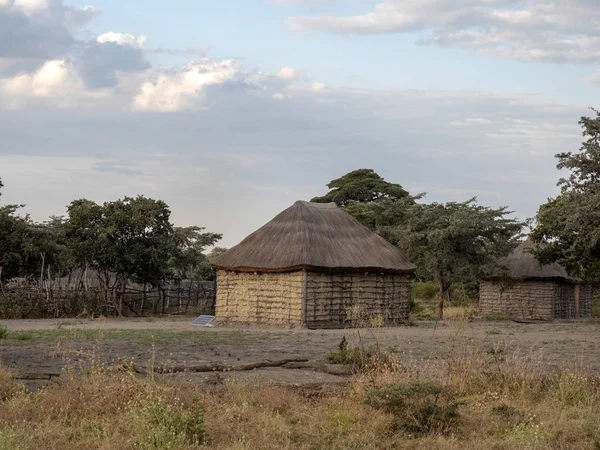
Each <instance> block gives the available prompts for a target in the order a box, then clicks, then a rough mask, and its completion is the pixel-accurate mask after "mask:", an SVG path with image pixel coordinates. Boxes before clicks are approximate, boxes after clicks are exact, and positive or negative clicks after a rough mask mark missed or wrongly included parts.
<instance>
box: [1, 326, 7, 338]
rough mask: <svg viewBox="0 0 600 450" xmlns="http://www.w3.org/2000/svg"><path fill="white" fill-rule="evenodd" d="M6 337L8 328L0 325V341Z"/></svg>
mask: <svg viewBox="0 0 600 450" xmlns="http://www.w3.org/2000/svg"><path fill="white" fill-rule="evenodd" d="M7 337H8V328H6V327H5V326H4V325H0V339H6V338H7Z"/></svg>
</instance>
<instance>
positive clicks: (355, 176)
mask: <svg viewBox="0 0 600 450" xmlns="http://www.w3.org/2000/svg"><path fill="white" fill-rule="evenodd" d="M327 187H328V188H329V189H330V191H329V192H328V193H327V194H325V195H324V196H322V197H315V198H313V199H312V200H311V201H312V202H316V203H330V202H333V203H336V204H337V205H338V206H340V207H346V206H348V205H350V204H351V203H352V202H359V203H368V202H375V201H378V200H382V199H402V198H405V197H408V196H409V194H408V192H407V191H406V190H404V188H403V187H402V186H400V185H399V184H394V183H389V182H387V181H385V180H384V179H383V178H382V177H380V176H379V175H378V174H377V173H375V171H373V170H372V169H359V170H354V171H352V172H349V173H347V174H346V175H344V176H342V177H340V178H337V179H335V180H333V181H331V182H330V183H329V184H328V185H327Z"/></svg>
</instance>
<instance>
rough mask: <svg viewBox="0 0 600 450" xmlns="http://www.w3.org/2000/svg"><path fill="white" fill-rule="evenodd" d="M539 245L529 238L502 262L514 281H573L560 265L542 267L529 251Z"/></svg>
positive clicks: (553, 264)
mask: <svg viewBox="0 0 600 450" xmlns="http://www.w3.org/2000/svg"><path fill="white" fill-rule="evenodd" d="M537 245H538V244H536V243H535V242H533V241H532V240H531V238H527V239H526V240H524V241H523V242H521V244H519V246H518V247H517V248H515V249H514V250H513V252H512V253H511V254H510V255H508V256H506V257H505V258H503V259H502V260H500V265H501V266H502V267H505V268H507V269H508V270H509V275H510V277H511V278H514V279H527V278H555V279H557V278H558V279H564V280H567V281H572V280H571V278H570V277H569V275H568V274H567V271H566V270H565V268H564V267H563V266H561V265H560V264H558V263H552V264H546V265H543V266H542V265H541V264H540V263H539V262H538V260H537V259H535V256H533V254H531V253H530V252H528V251H527V250H528V249H535V248H536V246H537ZM540 245H543V244H540Z"/></svg>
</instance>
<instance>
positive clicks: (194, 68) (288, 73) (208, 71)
mask: <svg viewBox="0 0 600 450" xmlns="http://www.w3.org/2000/svg"><path fill="white" fill-rule="evenodd" d="M154 73H155V74H156V75H155V76H154V78H153V79H151V80H149V81H146V82H144V83H143V84H142V86H141V92H140V93H139V94H138V95H137V96H136V97H135V99H134V101H133V109H134V110H136V111H155V112H175V111H190V110H197V109H203V108H206V107H209V106H210V105H212V104H214V102H219V98H220V97H224V96H225V95H227V94H228V93H229V92H232V93H233V92H236V93H238V94H239V95H240V96H241V95H243V94H244V93H245V92H256V93H258V94H261V93H266V94H269V95H270V96H271V97H272V98H273V99H276V100H285V99H289V98H291V92H289V87H290V86H292V85H293V83H294V82H296V81H297V80H301V79H302V78H303V74H302V73H301V72H300V71H298V70H295V69H292V68H289V67H284V68H283V69H281V70H280V71H279V72H278V73H276V74H268V73H264V72H258V71H254V72H248V71H246V70H245V69H244V67H243V66H242V65H241V63H240V62H239V61H238V60H235V59H226V60H221V61H216V60H211V59H209V58H202V59H200V60H198V61H194V62H191V63H189V64H188V65H187V67H186V68H185V69H183V70H182V71H171V72H164V71H155V72H154ZM218 87H222V88H223V91H222V92H221V95H220V94H219V91H218V89H217V88H218ZM211 89H212V90H211ZM209 94H212V95H209Z"/></svg>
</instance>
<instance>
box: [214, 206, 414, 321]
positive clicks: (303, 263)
mask: <svg viewBox="0 0 600 450" xmlns="http://www.w3.org/2000/svg"><path fill="white" fill-rule="evenodd" d="M213 265H214V266H215V267H216V268H217V269H218V274H217V302H216V315H217V320H218V321H220V322H238V323H252V324H282V325H283V324H285V325H296V326H305V327H308V328H340V327H344V326H348V325H350V326H351V325H354V324H356V323H355V321H356V320H357V319H358V318H364V317H379V318H381V319H382V322H383V324H384V325H392V324H398V323H402V322H405V321H406V320H407V319H408V314H409V311H410V301H409V288H410V277H411V274H412V273H413V272H414V270H415V269H416V267H415V266H414V265H413V264H412V263H411V262H410V261H409V260H408V259H407V257H406V256H404V255H403V254H402V253H401V252H400V251H399V250H398V249H397V248H396V247H395V246H393V245H392V244H390V243H389V242H387V241H386V240H385V239H383V238H382V237H381V236H379V235H378V234H375V233H373V232H372V231H370V230H369V229H368V228H366V227H365V226H363V225H362V224H360V223H359V222H358V221H357V220H356V219H354V218H353V217H352V216H350V215H348V214H347V213H346V212H344V211H343V210H342V209H340V208H338V207H337V206H336V205H335V203H327V204H322V203H309V202H304V201H298V202H296V203H294V205H292V206H291V207H289V208H288V209H286V210H285V211H283V212H281V213H280V214H279V215H277V216H276V217H275V218H274V219H272V220H271V221H270V222H268V223H267V224H266V225H264V226H263V227H261V228H260V229H258V230H257V231H255V232H254V233H252V234H251V235H249V236H248V237H247V238H245V239H244V240H243V241H242V242H241V243H240V244H238V245H236V246H235V247H232V248H231V249H230V250H228V251H227V252H225V253H223V254H222V255H221V256H219V257H218V258H217V259H216V260H215V261H214V263H213ZM351 312H353V314H351Z"/></svg>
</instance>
